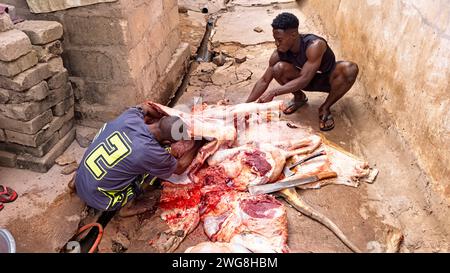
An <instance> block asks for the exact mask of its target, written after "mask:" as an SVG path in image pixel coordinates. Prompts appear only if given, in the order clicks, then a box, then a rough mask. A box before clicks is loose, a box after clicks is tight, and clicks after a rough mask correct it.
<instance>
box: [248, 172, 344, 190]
mask: <svg viewBox="0 0 450 273" xmlns="http://www.w3.org/2000/svg"><path fill="white" fill-rule="evenodd" d="M334 177H337V173H335V172H323V173H319V174H317V175H313V176H308V177H302V178H298V179H292V178H291V179H283V180H280V181H278V182H275V183H271V184H265V185H257V186H250V187H248V191H249V192H250V194H252V195H258V194H264V193H272V192H277V191H281V190H284V189H288V188H292V187H297V186H301V185H305V184H309V183H313V182H317V181H320V180H323V179H328V178H334Z"/></svg>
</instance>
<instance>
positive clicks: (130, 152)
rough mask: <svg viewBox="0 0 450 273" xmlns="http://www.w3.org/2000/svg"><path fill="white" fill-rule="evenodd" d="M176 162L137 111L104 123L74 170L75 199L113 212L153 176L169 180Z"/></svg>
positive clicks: (132, 196)
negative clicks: (76, 196)
mask: <svg viewBox="0 0 450 273" xmlns="http://www.w3.org/2000/svg"><path fill="white" fill-rule="evenodd" d="M176 166H177V161H176V159H175V158H174V157H173V156H172V155H171V154H170V153H169V152H168V151H167V150H166V149H164V148H163V147H161V145H160V144H159V142H158V141H157V140H156V139H155V137H154V136H153V135H152V133H151V132H150V131H149V129H148V125H146V124H145V122H144V114H143V113H142V111H141V110H140V109H138V108H130V109H129V110H127V111H126V112H124V113H123V114H122V115H120V116H119V117H118V118H117V119H115V120H114V121H112V122H109V123H107V124H105V125H104V126H103V127H102V128H101V129H100V131H99V132H98V133H97V136H96V137H95V138H94V141H93V142H92V143H91V145H90V146H89V147H88V149H87V150H86V153H85V155H84V157H83V160H82V161H81V163H80V166H79V168H78V171H77V175H76V179H75V185H76V190H77V194H78V196H79V197H80V198H81V199H83V200H84V201H85V202H86V204H87V205H89V206H90V207H93V208H95V209H99V210H117V209H120V208H121V207H122V206H124V205H125V204H126V203H127V202H128V201H130V200H131V199H133V198H134V197H135V196H136V194H137V192H138V191H139V187H140V186H141V184H142V183H143V182H144V181H145V180H147V179H149V178H150V179H151V178H153V177H159V178H162V179H167V178H169V177H170V176H171V175H172V174H173V172H174V171H175V169H176Z"/></svg>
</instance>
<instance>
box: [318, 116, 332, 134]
mask: <svg viewBox="0 0 450 273" xmlns="http://www.w3.org/2000/svg"><path fill="white" fill-rule="evenodd" d="M319 118H320V130H321V131H331V130H333V129H334V119H333V116H332V115H331V114H328V115H322V116H320V117H319ZM328 121H331V122H332V124H331V125H330V126H328V127H326V126H325V124H326V123H327V122H328Z"/></svg>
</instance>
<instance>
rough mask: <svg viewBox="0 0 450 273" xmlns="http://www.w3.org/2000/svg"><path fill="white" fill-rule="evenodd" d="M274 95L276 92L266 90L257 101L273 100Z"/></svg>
mask: <svg viewBox="0 0 450 273" xmlns="http://www.w3.org/2000/svg"><path fill="white" fill-rule="evenodd" d="M275 96H276V93H275V92H274V91H272V90H269V91H266V92H265V93H264V94H263V95H262V96H261V97H260V98H259V99H258V103H266V102H270V101H272V100H273V98H274V97H275Z"/></svg>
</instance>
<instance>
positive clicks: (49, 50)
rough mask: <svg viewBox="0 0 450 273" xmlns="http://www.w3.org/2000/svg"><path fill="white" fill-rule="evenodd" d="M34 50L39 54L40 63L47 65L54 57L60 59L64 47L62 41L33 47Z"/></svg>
mask: <svg viewBox="0 0 450 273" xmlns="http://www.w3.org/2000/svg"><path fill="white" fill-rule="evenodd" d="M33 49H34V50H35V51H36V52H37V55H38V59H39V62H40V63H46V62H48V61H49V60H50V59H52V58H54V57H58V56H59V55H61V54H62V53H63V51H64V50H63V47H62V43H61V41H60V40H56V41H54V42H51V43H48V44H45V45H41V46H39V45H33Z"/></svg>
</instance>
